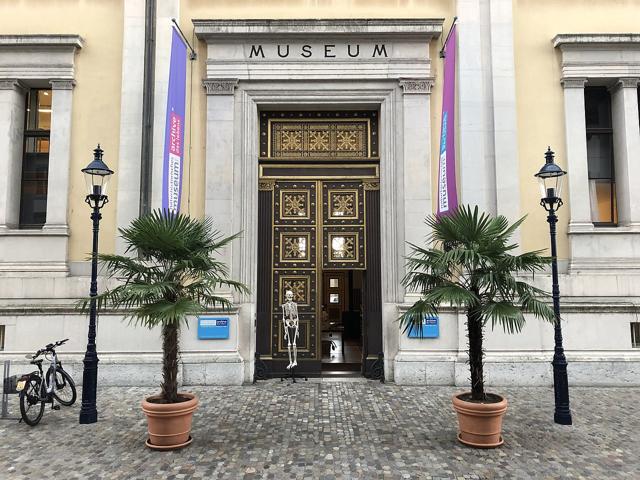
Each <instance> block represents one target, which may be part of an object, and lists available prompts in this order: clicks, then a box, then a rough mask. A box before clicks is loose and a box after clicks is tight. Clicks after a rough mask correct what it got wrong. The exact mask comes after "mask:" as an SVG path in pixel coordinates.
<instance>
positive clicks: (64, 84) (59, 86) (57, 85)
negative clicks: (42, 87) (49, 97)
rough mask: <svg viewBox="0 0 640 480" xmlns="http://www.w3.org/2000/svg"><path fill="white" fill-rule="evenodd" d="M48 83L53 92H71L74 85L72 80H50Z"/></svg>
mask: <svg viewBox="0 0 640 480" xmlns="http://www.w3.org/2000/svg"><path fill="white" fill-rule="evenodd" d="M49 83H50V84H51V88H52V89H53V90H73V87H74V86H75V85H76V82H75V81H74V80H50V81H49Z"/></svg>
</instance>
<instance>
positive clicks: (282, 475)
mask: <svg viewBox="0 0 640 480" xmlns="http://www.w3.org/2000/svg"><path fill="white" fill-rule="evenodd" d="M185 390H189V391H193V392H195V393H196V394H197V395H198V396H199V398H200V400H201V405H200V408H199V410H198V411H197V412H196V414H195V417H194V429H193V432H192V435H193V437H194V441H193V443H192V445H190V446H189V447H187V448H185V449H183V450H179V451H174V452H155V451H150V450H148V449H147V448H145V447H144V440H145V438H146V437H145V431H146V425H145V420H144V417H143V415H142V412H141V409H140V401H141V399H142V397H143V396H144V395H145V394H150V393H155V391H154V390H153V389H149V388H117V387H111V388H101V389H100V390H99V392H98V398H99V414H100V421H99V423H98V424H95V425H78V423H77V421H78V414H79V410H80V406H79V402H78V403H76V405H74V406H73V407H71V408H65V407H62V410H60V411H52V410H50V409H49V408H47V410H46V411H45V415H44V418H43V420H42V422H41V423H40V425H38V426H37V427H29V426H27V425H24V424H18V423H16V422H15V421H7V420H0V478H2V479H5V478H6V479H12V480H13V479H22V478H29V479H35V478H57V479H72V478H83V479H89V480H91V479H156V478H157V479H165V478H166V479H192V478H193V479H205V478H207V479H209V478H220V479H258V478H266V479H321V480H329V479H378V478H380V479H413V478H420V479H431V480H436V479H465V480H471V479H500V478H505V479H507V478H508V479H557V478H563V479H564V478H567V479H580V478H594V479H611V478H621V479H625V478H626V479H640V389H638V388H572V389H571V391H570V393H571V407H572V413H573V417H574V423H575V425H574V426H571V427H566V426H560V425H555V424H554V423H553V390H552V389H551V388H494V389H492V391H496V392H497V393H502V394H505V395H506V396H507V398H508V399H509V402H510V404H509V410H508V411H507V416H506V418H505V422H504V432H503V434H504V439H505V444H504V446H503V447H501V448H499V449H495V450H475V449H471V448H468V447H465V446H462V445H460V444H459V443H458V442H457V440H456V419H455V414H454V413H453V410H452V407H451V400H450V397H451V395H452V394H453V393H454V392H456V391H459V390H460V389H459V388H454V387H414V386H411V387H410V386H397V385H393V384H380V383H378V382H368V381H367V382H317V381H316V382H313V381H310V382H301V383H298V384H296V385H289V384H286V383H281V382H279V381H268V382H260V383H259V384H257V385H254V386H242V387H188V388H186V389H185ZM11 400H12V405H11V407H12V408H11V413H12V414H14V415H15V414H19V413H18V409H17V398H16V397H12V399H11Z"/></svg>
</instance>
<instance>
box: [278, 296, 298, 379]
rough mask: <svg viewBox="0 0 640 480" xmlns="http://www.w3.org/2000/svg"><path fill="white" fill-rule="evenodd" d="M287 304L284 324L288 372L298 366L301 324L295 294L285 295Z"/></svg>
mask: <svg viewBox="0 0 640 480" xmlns="http://www.w3.org/2000/svg"><path fill="white" fill-rule="evenodd" d="M285 299H286V302H285V303H284V304H282V323H283V324H284V339H285V340H286V341H287V350H288V351H289V365H288V366H287V370H289V369H291V368H293V367H295V366H296V365H298V347H297V345H296V341H297V340H298V335H299V334H300V331H299V325H300V324H299V322H298V304H297V303H296V302H294V301H293V292H292V291H291V290H287V292H286V294H285Z"/></svg>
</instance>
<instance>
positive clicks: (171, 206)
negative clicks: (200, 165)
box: [162, 27, 187, 213]
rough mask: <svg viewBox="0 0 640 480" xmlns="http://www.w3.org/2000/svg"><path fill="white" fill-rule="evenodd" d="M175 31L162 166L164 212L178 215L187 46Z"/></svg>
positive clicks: (172, 40)
mask: <svg viewBox="0 0 640 480" xmlns="http://www.w3.org/2000/svg"><path fill="white" fill-rule="evenodd" d="M172 30H173V34H172V39H171V61H170V65H169V89H168V91H167V121H166V126H165V131H164V159H163V162H162V163H163V173H162V209H163V210H169V211H170V212H172V213H178V210H179V209H180V193H181V190H182V159H183V158H184V110H185V108H184V104H185V95H186V81H187V46H186V45H185V43H184V42H183V41H182V38H181V37H180V35H179V34H178V31H177V30H176V29H175V27H174V28H172Z"/></svg>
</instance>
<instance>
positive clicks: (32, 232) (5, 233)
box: [0, 225, 69, 237]
mask: <svg viewBox="0 0 640 480" xmlns="http://www.w3.org/2000/svg"><path fill="white" fill-rule="evenodd" d="M68 236H69V227H68V226H66V225H56V226H51V227H47V226H46V225H45V226H44V227H42V228H37V229H36V228H33V229H27V228H6V227H0V237H68Z"/></svg>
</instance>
